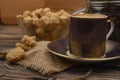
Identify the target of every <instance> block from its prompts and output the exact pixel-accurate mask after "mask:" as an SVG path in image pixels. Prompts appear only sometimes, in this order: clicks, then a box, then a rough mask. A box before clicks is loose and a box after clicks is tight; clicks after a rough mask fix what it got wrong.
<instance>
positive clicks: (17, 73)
mask: <svg viewBox="0 0 120 80" xmlns="http://www.w3.org/2000/svg"><path fill="white" fill-rule="evenodd" d="M22 36H23V33H22V31H21V30H20V29H19V28H18V27H17V25H0V50H6V49H10V48H13V47H14V46H15V43H16V42H19V41H20V39H21V38H22ZM119 62H120V60H116V61H114V65H113V62H107V63H103V64H94V65H89V66H91V67H92V68H93V69H94V71H93V73H92V74H91V75H90V77H89V78H88V80H120V66H117V65H115V64H119ZM12 67H14V69H10V68H8V67H7V66H6V65H5V60H4V59H0V80H75V78H77V77H79V76H83V75H84V73H86V72H87V68H85V67H84V65H83V64H82V65H81V64H79V65H75V66H74V67H71V68H70V69H67V70H66V71H64V72H61V73H57V74H54V75H52V76H49V77H44V76H42V75H40V73H38V72H35V71H33V70H31V69H26V68H24V67H22V66H19V65H12ZM51 77H54V78H51ZM79 80H80V79H79Z"/></svg>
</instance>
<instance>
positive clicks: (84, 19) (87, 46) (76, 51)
mask: <svg viewBox="0 0 120 80" xmlns="http://www.w3.org/2000/svg"><path fill="white" fill-rule="evenodd" d="M107 24H108V17H107V16H106V15H102V14H74V15H72V16H71V19H70V24H69V43H70V45H69V48H70V53H71V55H74V56H79V57H86V58H98V57H102V56H103V55H104V54H105V45H106V40H107V39H108V37H109V36H110V35H111V33H112V32H113V29H114V28H113V27H114V25H113V24H112V23H111V29H110V31H109V32H108V34H107Z"/></svg>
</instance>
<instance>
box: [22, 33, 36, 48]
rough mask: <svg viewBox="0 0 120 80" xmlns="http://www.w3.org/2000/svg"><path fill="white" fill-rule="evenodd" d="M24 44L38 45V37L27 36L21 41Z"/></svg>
mask: <svg viewBox="0 0 120 80" xmlns="http://www.w3.org/2000/svg"><path fill="white" fill-rule="evenodd" d="M21 41H22V42H23V43H24V44H26V45H28V46H31V47H33V46H35V43H36V37H35V36H32V37H30V36H27V35H25V36H24V37H23V38H22V40H21Z"/></svg>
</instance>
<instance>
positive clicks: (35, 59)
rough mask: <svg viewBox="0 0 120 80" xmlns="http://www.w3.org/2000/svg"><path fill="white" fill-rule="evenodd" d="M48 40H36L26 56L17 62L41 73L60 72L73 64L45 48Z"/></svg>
mask: <svg viewBox="0 0 120 80" xmlns="http://www.w3.org/2000/svg"><path fill="white" fill-rule="evenodd" d="M48 43H49V41H40V42H37V44H36V46H35V47H34V48H32V49H31V50H29V51H28V52H27V56H26V57H25V58H24V59H22V60H20V61H19V62H18V64H20V65H22V66H24V67H28V68H31V69H34V70H36V71H39V72H40V73H41V74H43V75H50V74H52V73H55V72H61V71H64V70H65V69H67V68H69V67H70V66H72V65H73V63H72V62H70V61H68V60H65V59H63V58H60V57H58V56H55V55H53V54H51V53H49V51H48V50H47V44H48Z"/></svg>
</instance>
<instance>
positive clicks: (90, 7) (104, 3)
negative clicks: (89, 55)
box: [85, 0, 120, 43]
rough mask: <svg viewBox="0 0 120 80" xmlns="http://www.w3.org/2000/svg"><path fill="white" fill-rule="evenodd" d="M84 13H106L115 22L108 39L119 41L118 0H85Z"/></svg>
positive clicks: (119, 14) (119, 16) (119, 18)
mask: <svg viewBox="0 0 120 80" xmlns="http://www.w3.org/2000/svg"><path fill="white" fill-rule="evenodd" d="M85 12H86V13H93V14H94V13H99V14H105V15H107V16H108V17H109V18H110V19H111V20H113V22H114V23H115V30H114V32H113V33H112V35H111V37H110V39H111V40H114V41H117V42H119V43H120V0H87V8H86V10H85Z"/></svg>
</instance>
